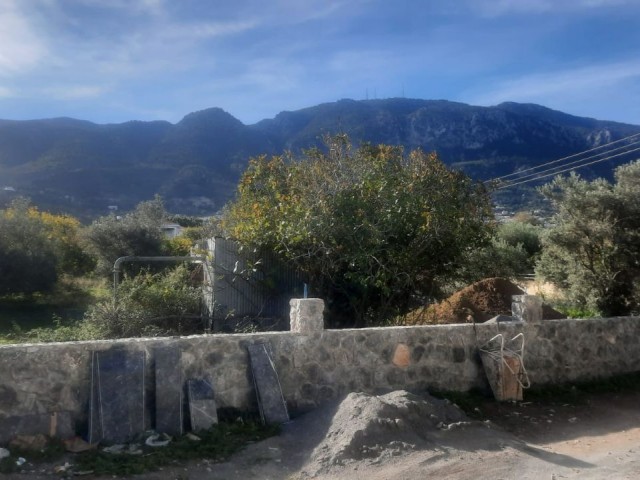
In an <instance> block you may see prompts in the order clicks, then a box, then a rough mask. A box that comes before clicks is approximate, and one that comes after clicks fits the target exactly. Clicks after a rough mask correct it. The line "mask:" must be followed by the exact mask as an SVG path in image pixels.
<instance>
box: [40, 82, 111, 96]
mask: <svg viewBox="0 0 640 480" xmlns="http://www.w3.org/2000/svg"><path fill="white" fill-rule="evenodd" d="M110 90H111V89H110V88H109V87H106V86H103V85H73V84H71V85H64V86H57V87H49V88H44V89H42V92H43V93H44V94H46V95H49V96H51V97H52V98H53V99H55V100H77V99H83V98H85V99H86V98H95V97H100V96H101V95H104V94H105V93H107V92H109V91H110Z"/></svg>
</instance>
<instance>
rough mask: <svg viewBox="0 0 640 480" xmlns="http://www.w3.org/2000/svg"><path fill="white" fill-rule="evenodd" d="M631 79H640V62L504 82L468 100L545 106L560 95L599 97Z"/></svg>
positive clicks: (538, 75)
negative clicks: (542, 104)
mask: <svg viewBox="0 0 640 480" xmlns="http://www.w3.org/2000/svg"><path fill="white" fill-rule="evenodd" d="M633 79H636V80H640V61H637V60H635V59H634V60H630V61H627V62H618V63H610V64H600V65H590V66H588V67H579V68H574V69H569V70H559V71H554V72H547V73H540V74H533V75H525V76H522V77H519V78H514V79H509V80H504V81H501V82H498V83H497V84H496V85H494V86H492V87H490V88H489V89H487V90H485V91H480V92H476V93H472V94H470V100H471V101H472V102H475V103H479V104H483V105H487V104H495V103H500V102H503V101H507V100H514V101H535V102H541V103H544V102H545V100H548V99H549V98H557V97H559V96H563V95H566V96H571V97H575V96H576V95H582V96H586V95H598V94H602V93H603V91H604V90H606V89H611V88H616V86H618V85H619V84H621V83H623V82H625V81H628V80H633Z"/></svg>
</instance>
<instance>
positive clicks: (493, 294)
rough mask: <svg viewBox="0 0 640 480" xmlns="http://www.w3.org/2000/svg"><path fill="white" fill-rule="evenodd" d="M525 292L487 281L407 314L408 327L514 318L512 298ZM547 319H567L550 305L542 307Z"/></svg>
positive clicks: (494, 280)
mask: <svg viewBox="0 0 640 480" xmlns="http://www.w3.org/2000/svg"><path fill="white" fill-rule="evenodd" d="M523 294H525V292H524V291H523V290H522V289H521V288H520V287H518V286H517V285H516V284H515V283H513V282H511V281H509V280H507V279H505V278H487V279H485V280H481V281H479V282H476V283H474V284H471V285H469V286H468V287H465V288H463V289H462V290H459V291H457V292H456V293H454V294H453V295H451V296H450V297H449V298H447V299H445V300H443V301H442V302H440V303H436V304H433V305H429V306H427V307H420V308H418V309H416V310H414V311H412V312H410V313H408V314H407V315H406V324H407V325H434V324H446V323H472V322H474V321H475V322H477V323H482V322H486V321H487V320H489V319H491V318H493V317H495V316H496V315H511V297H512V296H513V295H523ZM542 317H543V318H544V319H546V320H551V319H559V318H565V316H564V315H563V314H561V313H560V312H558V311H557V310H554V309H553V308H551V307H550V306H549V305H543V307H542Z"/></svg>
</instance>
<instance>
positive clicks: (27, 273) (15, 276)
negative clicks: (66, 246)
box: [0, 198, 58, 294]
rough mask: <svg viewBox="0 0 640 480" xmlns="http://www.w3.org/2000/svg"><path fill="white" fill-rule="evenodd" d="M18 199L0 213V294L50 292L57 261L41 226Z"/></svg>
mask: <svg viewBox="0 0 640 480" xmlns="http://www.w3.org/2000/svg"><path fill="white" fill-rule="evenodd" d="M29 212H30V205H29V200H27V199H24V198H19V199H17V200H15V201H13V202H12V203H11V205H10V207H9V208H8V209H6V210H4V211H1V212H0V294H7V293H34V292H40V291H50V290H52V289H53V287H54V285H55V283H56V280H57V278H58V270H57V258H56V255H55V250H54V247H53V244H52V242H51V241H50V240H49V238H48V235H47V229H46V228H45V225H44V224H43V222H42V221H41V220H40V219H39V218H37V217H34V216H33V215H30V213H29Z"/></svg>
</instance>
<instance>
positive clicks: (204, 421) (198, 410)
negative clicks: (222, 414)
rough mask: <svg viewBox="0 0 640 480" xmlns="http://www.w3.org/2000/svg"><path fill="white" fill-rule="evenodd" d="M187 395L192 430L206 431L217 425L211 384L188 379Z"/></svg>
mask: <svg viewBox="0 0 640 480" xmlns="http://www.w3.org/2000/svg"><path fill="white" fill-rule="evenodd" d="M187 395H188V397H189V417H190V420H191V429H192V430H194V431H198V430H207V429H209V428H211V427H212V426H213V425H215V424H217V423H218V407H217V405H216V401H215V397H214V393H213V386H212V385H211V382H209V381H208V380H205V379H201V378H192V379H189V380H188V381H187Z"/></svg>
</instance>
